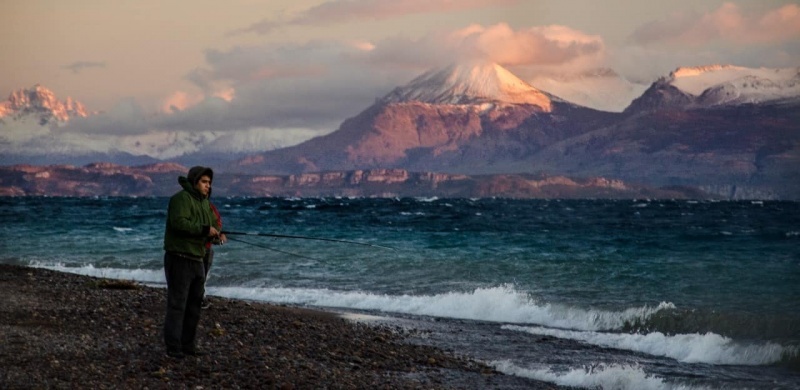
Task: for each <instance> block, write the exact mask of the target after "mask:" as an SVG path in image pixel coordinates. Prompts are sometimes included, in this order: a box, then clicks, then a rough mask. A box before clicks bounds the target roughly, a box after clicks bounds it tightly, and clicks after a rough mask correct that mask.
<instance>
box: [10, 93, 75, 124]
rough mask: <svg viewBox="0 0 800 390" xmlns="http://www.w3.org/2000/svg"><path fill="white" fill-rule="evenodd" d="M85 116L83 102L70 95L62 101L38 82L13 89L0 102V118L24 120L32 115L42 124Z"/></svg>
mask: <svg viewBox="0 0 800 390" xmlns="http://www.w3.org/2000/svg"><path fill="white" fill-rule="evenodd" d="M86 116H88V113H87V111H86V107H84V105H83V104H81V103H80V102H78V101H75V100H73V99H72V98H71V97H67V99H66V100H64V101H61V100H58V99H57V98H56V95H55V94H54V93H53V92H52V91H50V90H49V89H47V88H45V87H43V86H41V85H39V84H36V85H34V86H33V87H31V88H27V89H18V90H16V91H13V92H11V94H10V95H9V96H8V100H6V101H4V102H0V118H10V119H23V120H25V119H30V117H34V118H35V119H37V120H38V122H39V123H40V124H42V125H44V124H48V123H51V122H53V121H58V122H62V123H63V122H67V121H69V120H70V118H75V117H84V118H85V117H86ZM25 117H28V118H25Z"/></svg>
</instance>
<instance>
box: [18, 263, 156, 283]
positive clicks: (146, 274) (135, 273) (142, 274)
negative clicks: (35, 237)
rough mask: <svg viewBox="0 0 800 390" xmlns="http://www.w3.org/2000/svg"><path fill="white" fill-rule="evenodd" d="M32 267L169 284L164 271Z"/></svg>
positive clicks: (43, 265)
mask: <svg viewBox="0 0 800 390" xmlns="http://www.w3.org/2000/svg"><path fill="white" fill-rule="evenodd" d="M30 266H31V267H34V268H44V269H49V270H53V271H58V272H67V273H72V274H78V275H86V276H94V277H98V278H106V279H121V280H133V281H137V282H145V283H158V284H166V283H167V280H166V277H165V276H164V270H163V269H157V270H150V269H121V268H95V266H94V265H92V264H87V265H83V266H80V267H67V266H65V265H64V264H62V263H56V264H43V263H37V262H34V263H31V265H30Z"/></svg>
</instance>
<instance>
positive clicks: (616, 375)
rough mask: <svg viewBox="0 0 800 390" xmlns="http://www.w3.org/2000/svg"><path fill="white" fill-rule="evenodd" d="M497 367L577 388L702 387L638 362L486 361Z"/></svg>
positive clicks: (668, 389) (674, 389) (645, 389)
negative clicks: (554, 364) (539, 364)
mask: <svg viewBox="0 0 800 390" xmlns="http://www.w3.org/2000/svg"><path fill="white" fill-rule="evenodd" d="M489 364H490V365H491V366H494V367H495V369H497V371H500V372H502V373H504V374H507V375H515V376H520V377H523V378H530V379H536V380H540V381H545V382H550V383H555V384H557V385H560V386H571V387H578V388H588V389H594V388H600V389H618V390H701V389H706V388H705V387H696V386H688V385H682V384H675V383H669V382H665V381H664V379H663V378H660V377H658V376H656V375H650V374H647V373H646V372H644V370H643V369H642V368H641V367H639V366H628V365H617V364H611V365H607V364H600V365H597V366H593V367H586V368H575V369H571V370H569V371H565V372H562V373H557V372H554V371H552V370H550V369H549V368H524V367H520V366H517V365H515V364H513V363H511V362H510V361H505V360H504V361H494V362H490V363H489Z"/></svg>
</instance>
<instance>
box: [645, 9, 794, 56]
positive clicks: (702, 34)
mask: <svg viewBox="0 0 800 390" xmlns="http://www.w3.org/2000/svg"><path fill="white" fill-rule="evenodd" d="M631 38H632V39H633V41H634V42H636V43H639V44H655V43H666V44H675V45H688V46H694V47H696V46H701V45H706V44H709V43H713V42H722V43H728V44H735V45H754V44H772V43H775V44H778V43H784V42H790V41H793V40H797V39H798V38H800V6H798V5H797V4H787V5H784V6H781V7H779V8H775V9H771V10H767V11H765V12H762V13H759V14H746V13H745V12H743V11H742V9H741V8H740V7H739V6H737V5H736V4H733V3H725V4H723V5H722V6H720V7H719V8H718V9H716V10H714V11H713V12H709V13H706V14H703V15H698V14H673V15H671V16H670V17H668V18H666V19H664V20H660V21H655V22H651V23H648V24H646V25H644V26H642V27H640V28H639V29H638V30H637V31H636V32H634V34H633V35H632V37H631Z"/></svg>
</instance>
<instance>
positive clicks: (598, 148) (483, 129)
mask: <svg viewBox="0 0 800 390" xmlns="http://www.w3.org/2000/svg"><path fill="white" fill-rule="evenodd" d="M598 77H599V78H600V79H602V80H604V81H602V82H599V81H598V80H599V79H598ZM580 80H584V81H586V82H587V83H593V84H590V85H594V86H597V85H600V86H609V85H612V84H613V85H616V86H617V87H618V88H622V89H625V90H626V91H627V93H628V94H629V95H630V94H631V93H632V92H637V90H636V88H632V87H631V86H630V85H629V84H628V85H627V86H626V85H623V84H621V83H620V82H619V81H616V82H612V81H611V80H619V79H618V77H617V76H616V75H615V74H614V73H613V72H611V71H604V72H599V73H597V74H595V75H594V76H592V77H590V76H585V77H582V78H578V79H572V80H569V81H568V82H562V83H561V84H559V83H558V82H557V81H553V80H550V81H549V82H548V83H549V84H548V83H545V82H542V80H539V81H540V83H539V85H550V86H551V87H553V89H554V90H561V91H564V92H569V91H572V92H571V94H573V95H574V94H575V93H574V91H576V90H578V89H577V88H576V85H577V84H576V83H579V82H580ZM617 87H615V88H617ZM602 93H608V91H602V90H597V91H596V92H593V91H592V89H591V88H588V89H587V90H586V91H585V92H584V93H583V98H582V100H583V101H584V102H590V101H592V99H595V98H594V97H590V96H589V95H592V94H594V96H601V95H602ZM23 97H26V99H27V100H26V99H23ZM45 101H47V103H44V102H45ZM54 101H55V102H57V100H55V99H54V97H53V94H52V93H51V92H49V91H47V90H46V89H44V88H43V87H41V86H37V87H35V88H34V90H33V91H31V90H26V91H25V90H24V91H16V92H13V93H12V94H11V97H10V98H9V100H8V101H7V102H5V103H2V104H0V151H2V152H3V157H2V158H0V163H2V164H6V165H9V164H15V163H30V162H31V161H32V160H35V159H39V156H44V155H47V156H52V157H51V158H50V159H49V160H46V159H45V160H44V161H46V163H55V162H57V163H72V164H75V163H76V162H77V163H79V164H81V165H82V164H85V163H86V162H88V161H87V159H91V160H89V161H110V162H114V163H118V164H126V165H141V164H150V163H155V162H158V161H176V162H188V161H192V159H193V156H197V155H205V156H208V153H209V152H208V150H209V149H210V148H211V145H212V144H214V142H215V141H216V139H215V136H214V134H207V133H200V134H194V135H189V134H183V135H181V136H172V137H170V136H169V135H160V136H158V137H156V136H154V135H150V137H151V138H150V139H139V140H137V139H135V138H127V139H124V140H123V141H122V142H120V140H119V139H116V140H115V139H113V138H111V137H106V138H102V137H100V136H98V137H99V138H101V139H100V140H99V141H93V142H83V143H80V144H79V145H75V144H72V145H66V146H65V145H60V144H59V141H60V140H62V138H60V137H59V136H58V134H57V133H58V128H59V126H63V123H65V122H66V121H69V120H70V118H74V117H85V116H87V112H86V109H85V108H83V106H82V105H80V104H79V103H76V102H74V101H71V100H70V99H68V100H67V101H66V102H61V104H60V105H59V104H56V103H54ZM56 106H58V107H59V108H58V111H57V112H58V113H56V111H55V110H48V107H51V108H52V107H56ZM251 136H252V135H251ZM182 137H183V138H182ZM187 137H188V138H187ZM104 143H105V144H104ZM143 143H146V144H147V145H145V146H146V147H143V146H142V145H143ZM126 145H127V146H126ZM181 145H185V146H181ZM270 149H271V148H270ZM147 150H151V151H152V150H160V151H162V152H161V153H160V154H157V153H151V154H150V155H148V154H146V153H144V151H147ZM181 150H185V152H180V151H181ZM262 150H263V149H262ZM193 153H196V154H193ZM26 158H27V159H26ZM212 158H213V160H211V161H212V163H213V164H214V165H215V166H217V167H219V169H220V170H222V171H226V172H229V173H230V174H234V173H237V172H239V173H240V174H242V175H250V176H253V175H278V176H280V175H283V176H287V177H288V176H291V175H298V174H304V173H312V172H354V171H359V170H380V169H394V170H400V171H405V172H419V173H422V172H441V173H447V174H453V175H467V176H469V177H474V176H475V175H505V174H512V175H513V174H521V175H530V174H534V175H545V176H549V177H565V178H566V177H572V178H591V177H602V178H606V180H611V181H613V180H621V181H622V182H624V183H628V184H627V185H629V186H647V187H652V188H656V187H662V188H673V187H680V188H695V189H697V190H698V191H701V192H702V193H706V194H709V196H715V197H720V198H734V199H736V198H759V199H800V184H798V183H800V169H798V167H800V68H785V69H766V68H760V69H752V68H743V67H736V66H708V67H692V68H679V69H676V70H675V71H673V72H672V73H670V74H669V75H668V76H665V77H662V78H661V79H659V80H657V81H656V82H654V83H653V84H651V85H650V87H649V88H646V89H645V90H644V91H643V92H642V93H641V94H640V95H639V96H638V97H636V98H635V99H633V100H632V101H631V103H630V104H629V105H628V106H627V107H626V108H624V109H623V110H619V109H615V110H599V109H595V108H590V107H586V106H583V105H580V104H577V103H575V102H571V101H568V100H566V99H565V98H563V97H559V96H556V95H555V94H552V93H550V92H548V91H544V90H540V89H537V88H535V87H533V86H532V85H531V84H530V83H527V82H525V81H523V80H520V79H519V78H518V77H516V76H515V75H514V74H512V73H511V72H510V71H508V70H507V69H505V68H503V67H501V66H499V65H497V64H492V63H469V64H457V65H451V66H449V67H445V68H441V69H435V70H432V71H429V72H426V73H424V74H422V75H420V76H419V77H417V78H416V79H414V80H412V81H411V82H410V83H408V84H406V85H404V86H400V87H397V88H396V89H394V90H393V91H390V92H389V93H388V94H387V95H385V96H384V97H383V98H380V99H377V100H376V101H375V103H374V104H373V105H372V106H370V107H367V108H366V109H365V110H364V111H363V112H361V113H359V114H358V115H356V116H354V117H352V118H349V119H347V120H345V121H344V122H343V123H342V124H341V125H340V127H339V129H337V130H336V131H334V132H332V133H329V134H327V135H324V136H321V137H316V138H312V139H310V140H308V141H306V142H303V143H301V144H298V145H295V146H292V147H286V148H278V149H274V150H264V151H262V152H253V151H251V152H246V151H243V150H242V149H241V147H238V146H236V147H231V148H230V149H229V150H225V149H224V148H221V147H220V144H219V143H217V144H216V149H214V153H213V154H212ZM39 161H42V160H41V159H39ZM198 161H199V160H198ZM205 161H209V159H208V157H207V158H206V159H205ZM41 164H42V163H39V165H41ZM580 180H585V179H580ZM698 193H699V192H698Z"/></svg>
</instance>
